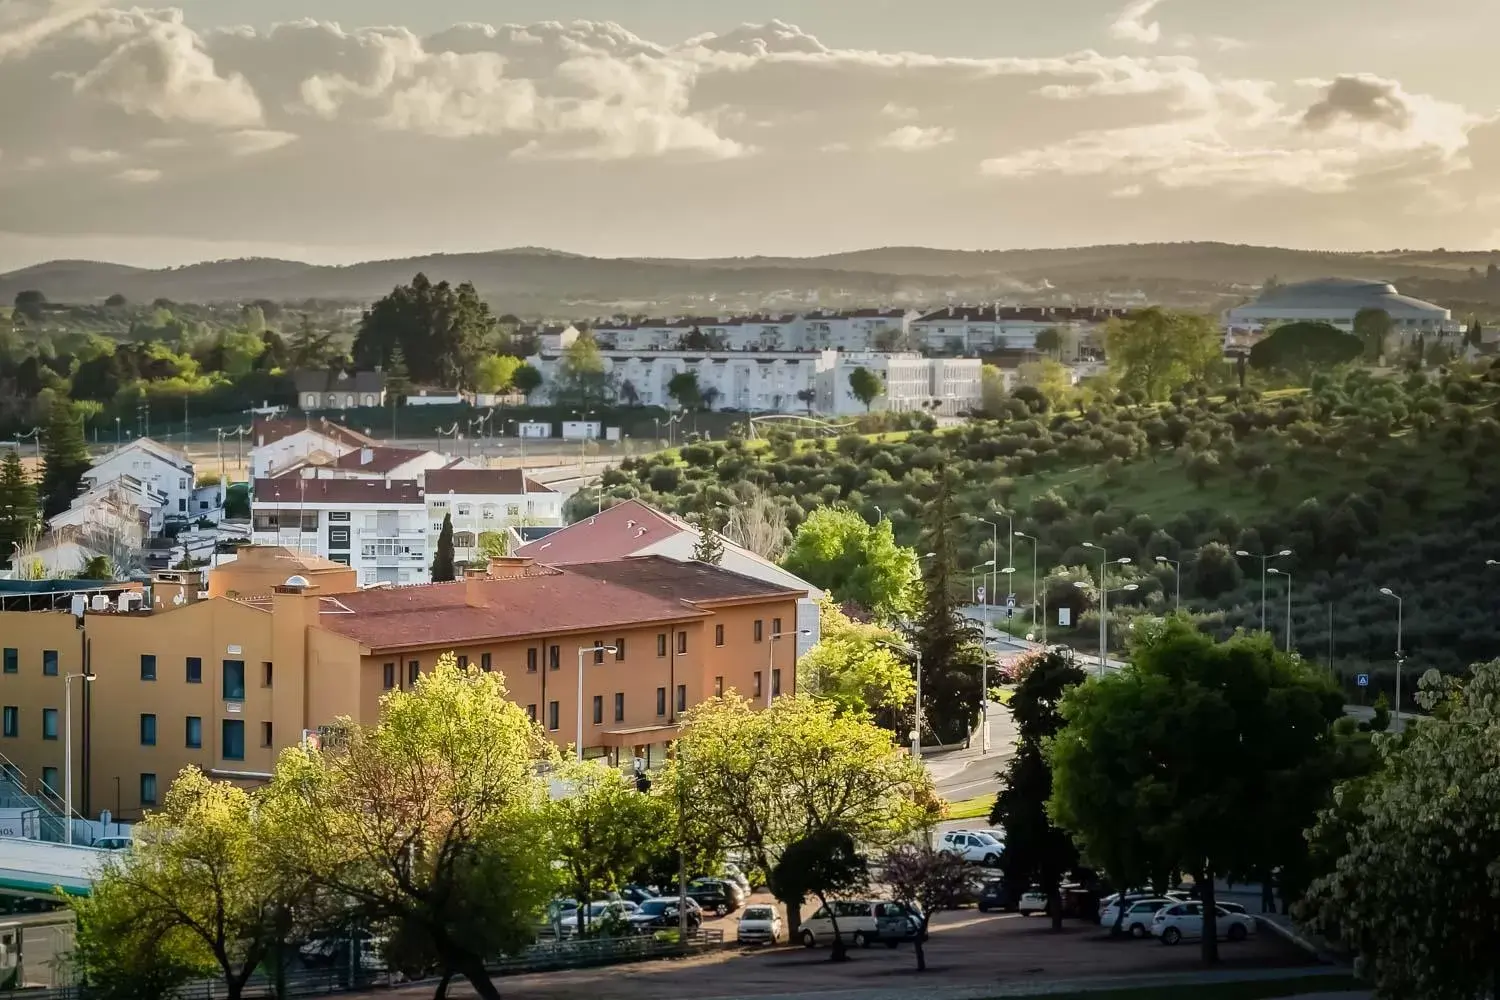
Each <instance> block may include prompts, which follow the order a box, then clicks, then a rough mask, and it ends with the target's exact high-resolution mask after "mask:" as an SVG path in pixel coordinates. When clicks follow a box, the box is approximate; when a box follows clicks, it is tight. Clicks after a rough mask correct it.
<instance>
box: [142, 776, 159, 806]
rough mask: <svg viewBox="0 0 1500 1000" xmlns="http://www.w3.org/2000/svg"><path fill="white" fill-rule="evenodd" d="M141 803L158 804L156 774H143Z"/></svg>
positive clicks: (143, 804) (147, 804)
mask: <svg viewBox="0 0 1500 1000" xmlns="http://www.w3.org/2000/svg"><path fill="white" fill-rule="evenodd" d="M141 805H142V806H154V805H156V775H154V774H142V775H141Z"/></svg>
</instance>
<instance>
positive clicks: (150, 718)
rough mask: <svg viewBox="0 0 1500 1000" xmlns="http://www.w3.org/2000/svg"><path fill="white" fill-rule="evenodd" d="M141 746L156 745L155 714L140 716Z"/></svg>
mask: <svg viewBox="0 0 1500 1000" xmlns="http://www.w3.org/2000/svg"><path fill="white" fill-rule="evenodd" d="M141 746H143V747H154V746H156V716H154V715H142V716H141Z"/></svg>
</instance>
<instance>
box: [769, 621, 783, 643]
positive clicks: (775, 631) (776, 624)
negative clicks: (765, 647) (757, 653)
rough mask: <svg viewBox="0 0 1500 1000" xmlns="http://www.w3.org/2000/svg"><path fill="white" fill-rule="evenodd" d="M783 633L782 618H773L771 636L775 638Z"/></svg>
mask: <svg viewBox="0 0 1500 1000" xmlns="http://www.w3.org/2000/svg"><path fill="white" fill-rule="evenodd" d="M780 634H781V619H780V618H772V619H771V638H772V639H774V638H776V637H777V636H779V635H780Z"/></svg>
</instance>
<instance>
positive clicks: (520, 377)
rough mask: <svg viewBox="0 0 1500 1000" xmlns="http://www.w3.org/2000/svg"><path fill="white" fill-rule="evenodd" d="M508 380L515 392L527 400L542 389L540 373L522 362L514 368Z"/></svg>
mask: <svg viewBox="0 0 1500 1000" xmlns="http://www.w3.org/2000/svg"><path fill="white" fill-rule="evenodd" d="M510 380H511V384H512V385H513V386H515V389H516V391H517V392H519V393H520V394H521V395H523V396H526V397H528V398H529V397H530V396H531V394H532V393H533V392H536V391H537V390H538V389H540V388H541V387H542V373H541V372H539V371H537V369H536V368H535V367H534V366H532V365H529V364H527V363H525V362H524V361H523V362H522V363H521V364H520V365H519V366H518V367H517V368H516V370H515V374H513V375H512V376H511V379H510Z"/></svg>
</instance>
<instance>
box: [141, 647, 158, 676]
mask: <svg viewBox="0 0 1500 1000" xmlns="http://www.w3.org/2000/svg"><path fill="white" fill-rule="evenodd" d="M141 680H143V681H154V680H156V657H155V656H154V655H153V654H151V653H142V654H141Z"/></svg>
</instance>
